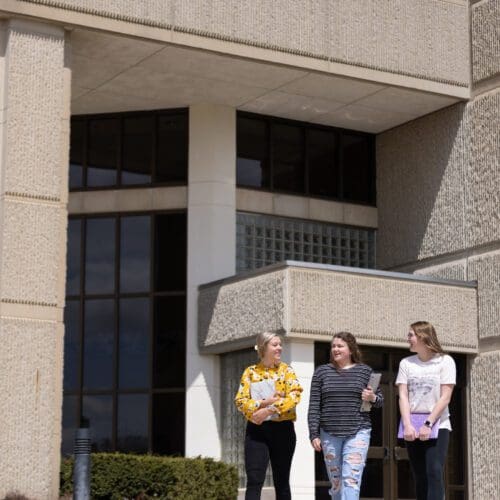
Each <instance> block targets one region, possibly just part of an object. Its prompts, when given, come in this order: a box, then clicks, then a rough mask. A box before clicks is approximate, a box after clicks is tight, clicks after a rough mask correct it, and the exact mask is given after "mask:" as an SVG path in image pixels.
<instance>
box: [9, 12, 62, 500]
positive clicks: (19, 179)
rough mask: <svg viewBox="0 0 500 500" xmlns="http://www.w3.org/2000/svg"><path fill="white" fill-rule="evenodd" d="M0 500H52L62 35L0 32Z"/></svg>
mask: <svg viewBox="0 0 500 500" xmlns="http://www.w3.org/2000/svg"><path fill="white" fill-rule="evenodd" d="M0 49H1V50H0V114H1V118H2V119H1V120H0V345H1V346H2V347H1V349H0V366H1V367H2V369H1V370H0V393H1V394H2V398H3V402H2V405H0V429H2V431H1V432H0V449H1V450H2V453H1V454H0V498H3V497H4V496H5V495H6V494H8V493H12V492H18V493H19V494H22V495H25V496H27V497H28V498H34V499H35V498H36V499H37V500H38V499H53V498H57V497H58V489H59V484H58V483H59V462H60V434H61V401H62V363H63V324H62V317H63V306H64V282H65V250H66V218H67V213H66V203H67V168H68V167H67V165H68V147H69V118H70V113H69V88H70V77H71V75H70V70H69V60H68V53H67V42H66V36H65V32H64V30H63V29H62V28H59V27H55V26H49V25H45V24H41V23H35V22H31V21H25V20H11V21H3V22H2V23H1V24H0Z"/></svg>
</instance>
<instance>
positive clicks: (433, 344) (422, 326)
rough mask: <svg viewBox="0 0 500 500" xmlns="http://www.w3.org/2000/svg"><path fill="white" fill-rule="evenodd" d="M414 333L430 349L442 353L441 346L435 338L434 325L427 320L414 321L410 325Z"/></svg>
mask: <svg viewBox="0 0 500 500" xmlns="http://www.w3.org/2000/svg"><path fill="white" fill-rule="evenodd" d="M410 328H411V329H412V330H413V331H414V332H415V335H416V336H417V337H418V338H419V339H420V340H421V341H422V342H423V343H424V344H425V345H426V346H427V347H428V348H429V349H430V350H431V351H432V352H435V353H437V354H444V351H443V348H442V347H441V344H440V343H439V340H438V338H437V334H436V330H435V328H434V326H432V325H431V323H429V322H428V321H416V322H415V323H412V324H411V325H410Z"/></svg>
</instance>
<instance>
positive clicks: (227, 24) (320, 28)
mask: <svg viewBox="0 0 500 500" xmlns="http://www.w3.org/2000/svg"><path fill="white" fill-rule="evenodd" d="M26 2H31V3H36V4H41V5H48V6H54V7H59V8H63V9H69V10H73V11H77V12H83V13H88V14H94V15H98V16H103V17H108V18H111V19H117V20H123V21H129V22H131V23H137V24H142V25H146V26H155V27H159V28H164V29H168V30H170V29H172V30H174V32H181V33H182V32H184V33H192V34H197V35H201V36H204V37H207V38H212V39H222V40H227V41H233V42H238V43H242V44H245V45H249V46H256V47H262V48H265V49H269V50H272V51H280V52H284V53H293V54H300V55H307V56H312V57H314V58H317V59H325V60H326V59H330V60H332V61H335V62H341V63H347V64H350V65H357V66H361V67H367V68H372V69H380V70H383V71H387V72H391V73H398V74H403V75H410V76H415V77H418V78H426V79H430V80H434V81H440V82H443V83H452V84H456V85H460V86H467V85H468V82H469V67H468V59H469V43H468V42H469V40H468V38H469V37H468V4H467V2H466V1H435V0H374V1H372V2H352V1H351V0H335V1H333V2H332V1H331V0H313V1H305V0H304V1H295V0H276V1H274V2H269V1H267V0H256V1H252V2H241V1H239V0H216V1H213V2H205V1H202V0H197V1H189V2H186V1H183V0H170V1H168V2H167V1H166V0H145V1H142V2H137V1H135V0H121V1H117V0H113V1H106V0H26Z"/></svg>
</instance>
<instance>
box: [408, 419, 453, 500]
mask: <svg viewBox="0 0 500 500" xmlns="http://www.w3.org/2000/svg"><path fill="white" fill-rule="evenodd" d="M449 440H450V431H449V430H447V429H441V430H440V431H439V433H438V438H437V439H429V440H428V441H419V440H415V441H407V442H406V447H407V449H408V457H409V459H410V465H411V469H412V472H413V477H414V478H415V487H416V490H417V500H443V498H444V477H443V469H444V464H445V462H446V453H447V452H448V443H449Z"/></svg>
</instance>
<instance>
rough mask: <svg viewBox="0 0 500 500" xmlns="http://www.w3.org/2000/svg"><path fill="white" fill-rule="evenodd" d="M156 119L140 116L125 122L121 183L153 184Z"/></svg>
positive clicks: (150, 116) (127, 119) (125, 119)
mask: <svg viewBox="0 0 500 500" xmlns="http://www.w3.org/2000/svg"><path fill="white" fill-rule="evenodd" d="M153 141H154V117H153V116H152V115H149V116H138V117H130V118H124V120H123V146H122V169H121V183H122V184H125V185H133V184H137V185H140V184H151V178H152V175H151V174H152V164H153Z"/></svg>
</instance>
